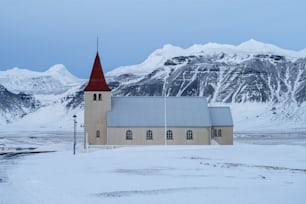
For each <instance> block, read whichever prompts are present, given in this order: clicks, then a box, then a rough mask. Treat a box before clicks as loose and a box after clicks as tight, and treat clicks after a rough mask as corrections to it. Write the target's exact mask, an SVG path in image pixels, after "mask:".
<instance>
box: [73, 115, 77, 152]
mask: <svg viewBox="0 0 306 204" xmlns="http://www.w3.org/2000/svg"><path fill="white" fill-rule="evenodd" d="M72 117H73V123H74V134H73V154H74V155H75V146H76V125H77V121H76V118H77V116H76V115H73V116H72Z"/></svg>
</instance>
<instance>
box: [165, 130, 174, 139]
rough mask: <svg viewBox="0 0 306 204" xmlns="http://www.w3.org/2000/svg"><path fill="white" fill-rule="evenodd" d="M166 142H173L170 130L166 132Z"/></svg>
mask: <svg viewBox="0 0 306 204" xmlns="http://www.w3.org/2000/svg"><path fill="white" fill-rule="evenodd" d="M166 135H167V140H173V132H172V130H167V133H166Z"/></svg>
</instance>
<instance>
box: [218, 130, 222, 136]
mask: <svg viewBox="0 0 306 204" xmlns="http://www.w3.org/2000/svg"><path fill="white" fill-rule="evenodd" d="M218 137H222V131H221V129H218Z"/></svg>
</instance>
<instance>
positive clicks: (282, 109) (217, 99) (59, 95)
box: [0, 40, 306, 131]
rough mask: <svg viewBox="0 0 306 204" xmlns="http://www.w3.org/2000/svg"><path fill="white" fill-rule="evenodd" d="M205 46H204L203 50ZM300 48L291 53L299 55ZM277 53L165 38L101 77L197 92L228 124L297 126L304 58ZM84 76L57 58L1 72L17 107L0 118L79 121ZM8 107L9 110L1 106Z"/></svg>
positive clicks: (129, 90) (42, 123) (301, 118)
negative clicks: (186, 44) (225, 113)
mask: <svg viewBox="0 0 306 204" xmlns="http://www.w3.org/2000/svg"><path fill="white" fill-rule="evenodd" d="M252 44H253V45H254V46H253V47H257V48H256V49H255V48H254V49H253V51H252V50H251V51H249V52H245V51H241V52H239V53H235V52H233V51H235V49H237V47H240V48H241V47H244V48H243V49H245V50H248V49H249V47H250V46H251V45H252ZM203 47H204V48H203ZM208 47H209V49H210V51H209V52H205V49H206V50H207V49H208ZM220 47H222V48H224V49H220ZM258 47H259V48H258ZM263 47H264V48H265V50H264V48H263ZM225 48H226V49H227V50H226V49H225ZM257 49H261V50H262V52H260V53H257V51H256V50H257ZM220 50H221V51H220ZM273 50H274V53H272V51H273ZM217 51H218V52H217ZM255 51H256V52H255ZM304 51H306V49H304V50H301V51H299V52H298V53H299V54H300V55H301V56H302V54H303V52H304ZM281 53H289V55H290V50H289V51H288V50H284V49H281V48H278V47H277V46H274V45H271V44H266V43H261V42H258V41H255V40H250V41H247V42H244V43H241V44H240V45H237V46H233V45H220V44H216V43H210V44H206V45H193V46H191V47H190V48H187V49H183V48H180V47H174V46H172V45H169V44H167V45H165V46H163V48H160V49H157V50H155V51H154V52H152V53H151V54H150V55H149V56H148V58H147V59H146V60H145V61H144V62H143V63H141V64H138V65H133V66H126V67H119V68H118V69H115V70H113V71H111V72H108V73H106V74H105V76H106V80H107V81H108V84H109V86H110V87H111V88H112V94H113V95H114V96H161V95H167V96H205V97H207V99H208V101H209V102H210V104H212V105H227V106H231V108H232V112H233V117H234V122H235V131H237V130H245V129H246V128H247V129H250V130H254V129H260V128H261V129H262V128H265V129H269V128H270V129H271V128H272V129H273V128H274V129H277V128H278V126H280V124H283V125H282V127H283V128H289V129H294V128H295V129H296V128H302V127H303V124H305V122H306V117H305V115H306V91H305V90H306V57H303V58H298V57H297V56H298V55H296V56H294V54H296V51H292V52H291V55H290V56H287V55H281ZM292 53H293V54H292ZM301 53H302V54H301ZM102 64H103V62H102ZM10 72H11V73H14V72H15V74H17V76H18V75H20V72H23V73H25V74H23V76H22V77H16V75H14V74H12V75H9V74H7V73H10ZM88 72H89V73H90V68H89V69H88ZM86 82H87V80H84V79H78V78H77V77H75V76H73V75H72V74H71V73H70V72H69V71H68V70H67V69H66V68H65V67H64V66H63V65H55V66H52V67H50V68H49V69H48V70H47V71H45V72H32V71H29V70H24V69H22V70H20V69H18V68H13V69H11V70H8V71H1V72H0V84H2V88H1V90H3V91H2V93H3V97H6V99H7V101H9V99H10V98H11V100H12V101H14V103H16V104H17V107H18V108H16V107H15V108H14V107H13V106H9V105H8V104H7V103H5V104H4V105H3V106H2V107H1V108H0V114H2V115H1V116H0V124H1V125H6V128H8V129H10V128H11V129H15V128H16V127H18V128H21V129H23V128H25V127H27V128H34V129H35V127H37V128H38V129H39V128H43V129H46V128H51V129H62V128H68V127H69V128H71V124H72V115H74V114H76V115H77V116H78V119H79V121H81V122H80V123H82V121H83V105H84V104H83V89H84V87H85V85H86ZM20 92H23V93H22V94H25V95H26V97H24V98H28V99H31V100H28V101H31V102H32V105H33V104H34V105H33V107H34V108H32V109H31V108H30V107H31V106H28V104H31V103H24V101H23V99H22V97H21V98H20V97H18V94H19V93H20ZM16 99H18V100H16ZM5 106H6V107H7V109H5V108H6V107H5ZM254 107H256V109H254ZM8 109H11V113H12V114H10V111H4V110H8ZM52 110H53V111H52ZM241 110H246V112H245V111H241ZM44 115H46V117H44ZM1 117H2V118H1ZM37 117H39V118H37ZM284 124H285V125H284ZM286 124H288V125H286Z"/></svg>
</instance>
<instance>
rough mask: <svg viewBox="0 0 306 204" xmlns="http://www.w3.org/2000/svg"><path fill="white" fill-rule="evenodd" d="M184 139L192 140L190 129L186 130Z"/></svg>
mask: <svg viewBox="0 0 306 204" xmlns="http://www.w3.org/2000/svg"><path fill="white" fill-rule="evenodd" d="M186 139H187V140H193V135H192V130H187V132H186Z"/></svg>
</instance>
